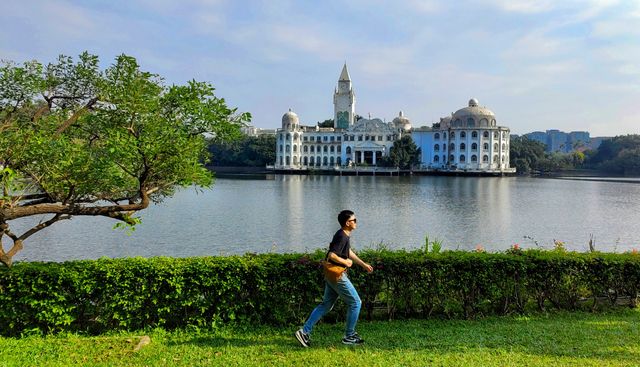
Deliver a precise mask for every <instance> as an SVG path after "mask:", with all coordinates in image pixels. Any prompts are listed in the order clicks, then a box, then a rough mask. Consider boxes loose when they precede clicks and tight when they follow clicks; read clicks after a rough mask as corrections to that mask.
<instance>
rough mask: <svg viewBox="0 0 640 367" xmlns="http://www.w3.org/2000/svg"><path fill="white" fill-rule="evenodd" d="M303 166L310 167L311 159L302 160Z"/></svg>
mask: <svg viewBox="0 0 640 367" xmlns="http://www.w3.org/2000/svg"><path fill="white" fill-rule="evenodd" d="M302 164H303V165H305V166H306V165H308V164H309V158H307V157H304V158H302Z"/></svg>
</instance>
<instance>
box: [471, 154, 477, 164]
mask: <svg viewBox="0 0 640 367" xmlns="http://www.w3.org/2000/svg"><path fill="white" fill-rule="evenodd" d="M477 161H478V156H476V155H475V154H474V155H472V156H471V162H473V163H475V162H477Z"/></svg>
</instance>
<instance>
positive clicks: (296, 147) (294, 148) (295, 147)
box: [293, 144, 298, 153]
mask: <svg viewBox="0 0 640 367" xmlns="http://www.w3.org/2000/svg"><path fill="white" fill-rule="evenodd" d="M297 151H298V146H297V145H295V144H294V145H293V152H294V153H295V152H297Z"/></svg>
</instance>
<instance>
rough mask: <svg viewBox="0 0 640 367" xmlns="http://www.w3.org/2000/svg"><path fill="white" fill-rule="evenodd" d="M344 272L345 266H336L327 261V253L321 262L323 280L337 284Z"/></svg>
mask: <svg viewBox="0 0 640 367" xmlns="http://www.w3.org/2000/svg"><path fill="white" fill-rule="evenodd" d="M346 270H347V267H346V266H342V265H338V264H335V263H332V262H331V261H329V252H327V256H326V257H325V258H324V260H323V261H322V272H323V273H324V278H325V279H326V280H327V281H329V282H331V283H337V282H338V280H340V278H342V274H343V273H344V272H345V271H346Z"/></svg>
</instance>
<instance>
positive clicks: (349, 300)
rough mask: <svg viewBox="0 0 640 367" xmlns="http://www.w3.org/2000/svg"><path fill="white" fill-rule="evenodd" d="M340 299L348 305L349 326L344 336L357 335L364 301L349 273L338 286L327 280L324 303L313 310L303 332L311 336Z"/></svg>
mask: <svg viewBox="0 0 640 367" xmlns="http://www.w3.org/2000/svg"><path fill="white" fill-rule="evenodd" d="M338 297H340V299H342V300H343V301H344V303H346V304H347V325H346V329H345V331H344V335H345V336H351V335H353V334H355V332H356V323H357V322H358V316H359V315H360V306H361V305H362V301H360V296H359V295H358V292H357V291H356V289H355V288H354V287H353V284H351V281H350V280H349V278H348V277H347V273H344V274H342V277H341V278H340V280H338V282H337V283H336V284H332V283H330V282H327V281H326V280H325V284H324V297H322V303H320V304H319V305H318V306H316V308H315V309H313V311H312V312H311V315H309V319H308V320H307V322H305V323H304V326H303V327H302V331H304V332H305V333H306V334H310V333H311V330H312V329H313V326H314V325H315V324H316V323H317V322H318V321H320V319H321V318H322V316H324V315H326V314H327V313H328V312H329V311H331V309H332V308H333V305H334V304H335V303H336V300H337V299H338Z"/></svg>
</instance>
